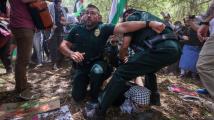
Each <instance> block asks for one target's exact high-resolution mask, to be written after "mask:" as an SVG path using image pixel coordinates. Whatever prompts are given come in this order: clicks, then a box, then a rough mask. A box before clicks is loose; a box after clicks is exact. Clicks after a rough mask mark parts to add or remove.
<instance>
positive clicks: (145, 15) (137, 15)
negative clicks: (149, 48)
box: [127, 11, 173, 47]
mask: <svg viewBox="0 0 214 120" xmlns="http://www.w3.org/2000/svg"><path fill="white" fill-rule="evenodd" d="M127 21H158V22H162V23H164V21H163V20H162V19H160V18H158V17H156V16H154V15H153V14H151V13H149V12H146V11H136V12H134V13H133V14H131V15H130V16H129V17H128V18H127ZM172 32H173V31H172V29H170V28H169V26H168V27H166V29H165V30H164V31H163V32H162V33H161V34H168V33H172ZM130 35H131V36H132V43H131V44H134V45H138V46H140V47H144V46H145V43H144V40H149V39H151V38H153V37H155V36H157V35H158V34H157V33H156V32H155V31H154V30H152V29H151V28H145V29H141V30H138V31H136V32H134V33H130Z"/></svg>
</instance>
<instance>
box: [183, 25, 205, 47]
mask: <svg viewBox="0 0 214 120" xmlns="http://www.w3.org/2000/svg"><path fill="white" fill-rule="evenodd" d="M187 35H188V37H189V40H188V41H186V42H185V43H184V44H186V45H192V46H202V43H201V42H200V41H199V39H198V36H197V32H196V31H194V30H193V29H191V28H189V29H188V34H187Z"/></svg>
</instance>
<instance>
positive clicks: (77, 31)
mask: <svg viewBox="0 0 214 120" xmlns="http://www.w3.org/2000/svg"><path fill="white" fill-rule="evenodd" d="M5 1H6V0H0V2H1V4H0V35H1V36H0V38H1V41H0V58H1V61H2V63H3V65H4V67H5V69H6V73H13V68H12V63H11V53H12V51H13V50H14V48H15V47H16V49H17V59H16V61H15V69H14V73H15V81H16V84H15V92H17V93H18V94H21V93H23V92H26V91H28V92H30V89H31V88H30V85H29V84H28V82H27V76H26V73H27V66H28V64H29V63H30V62H34V63H36V64H37V67H40V66H43V64H45V63H46V62H49V61H50V62H51V65H52V69H53V70H57V69H58V68H59V67H60V65H61V63H62V62H63V60H64V57H67V58H69V59H71V61H72V63H73V64H72V65H73V68H74V69H75V71H74V77H72V81H73V82H72V93H71V94H72V97H73V99H74V100H75V101H76V102H81V101H83V100H84V99H85V97H86V93H87V88H88V86H90V99H89V101H88V102H87V103H86V105H85V108H84V109H83V114H84V116H85V117H86V118H90V119H98V120H100V119H104V118H105V114H106V111H107V110H108V108H109V107H111V105H115V106H120V109H121V111H123V112H127V113H133V112H137V111H139V110H142V109H143V110H144V111H149V109H150V108H149V106H151V105H161V103H160V93H159V91H158V87H157V78H156V74H155V73H156V72H158V71H159V70H160V69H163V68H165V67H168V70H169V72H173V70H172V69H170V67H172V66H173V69H177V68H178V69H179V72H180V73H179V77H181V78H184V77H186V76H188V75H190V77H192V78H194V79H195V80H201V81H202V83H203V85H204V88H205V90H207V91H208V93H209V94H210V95H211V96H212V97H214V81H213V75H214V72H213V65H214V61H213V56H214V53H213V50H212V49H213V45H212V44H213V43H214V40H213V31H214V29H213V28H214V19H213V17H214V14H213V13H214V12H213V11H214V1H212V3H211V5H210V7H209V8H208V10H207V12H206V14H203V15H198V16H194V15H189V16H187V17H185V18H184V19H183V23H184V24H182V21H176V22H175V23H174V24H172V22H171V21H170V17H171V16H170V15H169V14H164V13H162V15H163V19H161V18H159V17H157V16H155V15H153V14H151V13H149V12H146V11H141V10H136V9H128V10H126V11H125V12H124V13H123V15H122V16H121V21H120V22H119V23H118V24H116V25H114V24H105V23H103V22H102V16H101V14H100V11H99V9H98V8H97V7H96V6H95V5H92V4H89V5H88V6H87V7H86V8H85V10H84V11H82V13H81V14H80V16H78V17H77V16H74V15H72V14H70V13H69V11H68V9H67V8H66V7H63V6H62V0H54V1H53V2H50V3H49V4H48V9H49V13H50V16H51V18H52V21H53V27H52V28H51V29H49V30H43V29H36V28H35V25H34V22H33V20H32V17H31V15H30V13H29V11H28V8H27V6H26V3H30V2H34V1H35V0H10V1H9V3H10V5H9V6H10V7H9V6H8V5H7V3H6V2H5ZM145 16H147V17H145ZM148 16H149V17H148ZM7 23H9V24H7ZM208 33H209V34H208ZM118 34H119V35H120V37H119V38H118V37H117V35H118ZM118 39H119V40H118ZM109 41H110V43H114V42H118V41H120V42H121V41H122V43H121V45H120V46H119V47H118V46H117V45H116V47H114V49H111V48H113V47H110V49H106V45H107V43H108V42H109ZM14 46H15V47H14ZM32 49H33V50H32ZM106 50H107V56H106V54H105V53H106ZM112 50H113V51H112ZM32 51H33V53H32ZM130 51H132V52H130ZM109 54H110V55H109ZM112 54H113V55H112ZM108 55H109V56H108ZM107 57H108V58H107ZM112 59H113V60H112ZM112 61H113V62H114V64H112ZM115 63H116V64H115ZM172 64H174V65H172ZM140 76H141V77H142V76H145V80H144V85H143V86H142V84H141V83H142V81H141V79H138V77H140ZM110 77H111V79H110V80H109V82H108V83H107V85H106V86H105V88H104V89H103V90H102V89H101V87H102V86H103V83H104V81H105V80H107V79H108V78H110ZM139 80H140V81H141V82H139ZM139 83H140V84H139ZM32 95H33V93H32ZM20 97H22V98H23V99H26V97H23V96H20ZM27 99H28V100H30V99H32V97H29V98H27ZM148 113H149V112H145V116H147V117H152V115H150V116H148V115H146V114H148ZM145 119H150V118H145Z"/></svg>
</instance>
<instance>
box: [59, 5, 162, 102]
mask: <svg viewBox="0 0 214 120" xmlns="http://www.w3.org/2000/svg"><path fill="white" fill-rule="evenodd" d="M81 19H83V20H82V21H83V24H79V25H76V26H74V27H73V28H72V30H71V31H70V33H69V35H68V37H67V38H66V39H65V40H63V42H62V43H61V45H60V49H61V52H62V53H63V54H64V55H66V56H67V57H69V58H71V59H72V60H73V61H74V62H75V63H76V65H75V66H76V67H75V75H74V81H73V88H72V96H73V98H74V100H75V101H81V100H83V99H84V97H85V95H86V88H87V85H88V84H89V82H90V85H91V98H92V99H91V102H92V103H96V102H97V96H98V93H99V90H100V86H101V85H102V82H103V80H105V79H106V78H107V77H108V76H109V75H110V72H111V69H110V68H109V67H108V65H107V64H106V62H104V61H103V58H102V54H103V51H104V46H105V44H106V41H107V39H108V37H109V36H110V35H112V34H113V33H127V32H133V31H136V30H139V29H141V28H144V27H146V22H144V21H131V22H125V23H120V24H117V25H112V24H103V23H102V22H101V15H100V11H99V9H98V8H97V7H96V6H94V5H91V4H89V5H88V6H87V8H86V11H85V13H84V15H83V16H82V18H81ZM149 26H150V27H151V28H152V29H154V30H155V31H157V32H160V31H162V30H163V29H164V28H165V25H164V24H162V23H160V22H156V21H152V22H150V23H149ZM70 48H72V49H70Z"/></svg>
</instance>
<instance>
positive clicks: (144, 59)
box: [86, 11, 181, 120]
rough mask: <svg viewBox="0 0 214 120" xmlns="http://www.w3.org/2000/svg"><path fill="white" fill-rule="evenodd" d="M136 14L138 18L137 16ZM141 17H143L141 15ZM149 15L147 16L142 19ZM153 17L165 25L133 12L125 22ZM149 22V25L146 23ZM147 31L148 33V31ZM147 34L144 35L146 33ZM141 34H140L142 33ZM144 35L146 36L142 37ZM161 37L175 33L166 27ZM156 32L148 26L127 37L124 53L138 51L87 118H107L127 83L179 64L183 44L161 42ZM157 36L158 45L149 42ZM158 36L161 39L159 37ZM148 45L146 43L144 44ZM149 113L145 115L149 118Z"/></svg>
mask: <svg viewBox="0 0 214 120" xmlns="http://www.w3.org/2000/svg"><path fill="white" fill-rule="evenodd" d="M135 15H136V16H135ZM141 15H142V16H141ZM143 16H147V17H143ZM148 16H150V17H152V18H153V19H152V20H157V21H160V22H163V21H162V20H160V19H159V18H157V17H155V16H153V15H151V14H150V13H148V12H145V11H136V12H134V13H132V14H131V15H130V16H128V18H127V19H126V17H127V16H126V15H124V17H125V18H124V19H125V20H131V21H132V20H144V21H148V19H147V18H150V17H148ZM147 23H148V22H147ZM147 30H148V31H147ZM144 32H145V33H144ZM140 33H141V34H140ZM142 33H144V34H142ZM158 33H160V35H166V36H167V34H173V31H172V30H171V29H170V28H168V27H166V28H165V29H164V31H161V32H158ZM158 33H157V32H155V31H153V30H152V29H150V27H148V26H147V27H145V29H141V30H138V31H136V32H133V33H129V34H127V36H125V37H124V40H123V41H124V42H125V43H124V44H125V47H122V48H123V51H124V52H125V53H127V50H128V47H127V46H129V45H131V46H133V47H134V48H135V49H136V51H138V52H136V53H135V55H133V56H132V57H131V58H129V59H128V61H127V62H125V64H123V65H120V66H119V67H118V68H117V70H116V71H115V72H114V74H113V76H112V78H111V80H110V82H109V84H108V85H107V87H106V88H105V89H104V92H103V94H102V95H101V102H100V103H99V105H98V107H97V108H94V109H95V111H96V112H95V113H94V115H92V116H86V117H87V118H90V119H94V120H98V119H105V114H106V112H107V110H108V108H109V107H110V106H111V105H112V103H113V102H114V101H115V100H116V98H117V97H118V96H119V94H120V93H121V92H122V89H123V87H124V86H125V84H126V82H128V81H130V80H132V79H134V78H136V77H138V76H141V75H145V74H150V73H155V72H157V71H158V70H160V69H161V68H163V67H165V66H167V65H169V64H172V63H174V62H176V61H177V59H178V58H179V56H180V54H181V51H180V45H179V43H178V41H177V40H176V37H172V38H168V39H167V38H166V39H161V37H160V36H159V35H158ZM154 35H156V36H157V38H158V39H157V40H159V41H158V42H156V43H151V44H150V43H149V42H151V41H150V39H148V38H150V37H151V38H152V37H154ZM158 36H159V37H158ZM144 41H145V42H148V44H145V42H144ZM120 58H121V59H122V60H124V61H126V54H124V56H121V57H120ZM146 114H147V113H145V116H146ZM150 117H151V119H152V117H153V114H151V115H150Z"/></svg>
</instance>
